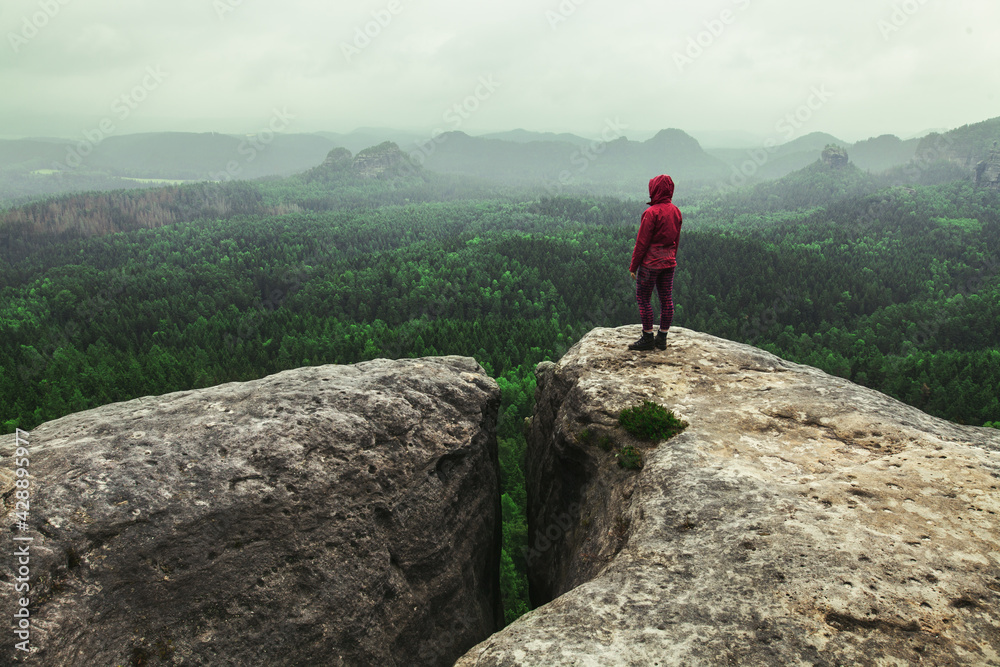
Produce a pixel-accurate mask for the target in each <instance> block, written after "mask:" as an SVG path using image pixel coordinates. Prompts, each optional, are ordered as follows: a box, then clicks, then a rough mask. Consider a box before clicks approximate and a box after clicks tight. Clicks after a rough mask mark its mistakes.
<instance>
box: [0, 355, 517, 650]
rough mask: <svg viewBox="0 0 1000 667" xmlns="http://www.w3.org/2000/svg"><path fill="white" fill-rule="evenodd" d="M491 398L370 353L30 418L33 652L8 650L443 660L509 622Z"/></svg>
mask: <svg viewBox="0 0 1000 667" xmlns="http://www.w3.org/2000/svg"><path fill="white" fill-rule="evenodd" d="M498 406H499V389H498V387H497V384H496V382H495V381H494V380H492V379H491V378H489V377H488V376H487V375H486V373H485V372H484V371H483V369H482V368H481V367H480V366H479V364H477V363H476V362H475V360H473V359H470V358H465V357H436V358H425V359H410V360H402V361H389V360H385V359H376V360H374V361H369V362H364V363H359V364H355V365H352V366H333V365H330V366H320V367H312V368H300V369H297V370H291V371H286V372H282V373H278V374H276V375H272V376H269V377H267V378H263V379H261V380H256V381H252V382H244V383H231V384H225V385H220V386H217V387H212V388H209V389H201V390H196V391H186V392H178V393H172V394H167V395H164V396H159V397H146V398H143V399H137V400H133V401H129V402H126V403H117V404H113V405H108V406H104V407H101V408H97V409H94V410H88V411H86V412H82V413H78V414H74V415H69V416H67V417H64V418H62V419H58V420H55V421H52V422H48V423H46V424H43V425H41V426H39V427H38V428H37V429H35V430H34V431H33V432H32V433H31V434H30V439H29V440H30V446H29V451H30V469H31V480H32V484H33V486H32V487H31V488H32V496H31V510H30V517H31V519H30V524H31V529H30V530H29V531H28V532H26V533H23V534H26V535H30V536H33V537H34V542H33V543H32V545H31V572H32V575H31V577H32V578H31V587H32V588H31V593H30V597H31V599H32V605H31V614H32V623H33V632H32V636H31V644H32V646H33V647H35V651H36V652H35V653H33V654H31V655H30V656H27V657H25V656H23V655H21V654H20V653H18V652H17V651H14V650H12V644H13V641H12V639H11V636H10V633H8V637H7V638H6V639H5V641H4V647H3V651H4V653H5V654H6V656H8V658H7V659H6V660H5V659H3V658H0V662H2V663H3V664H10V663H12V662H16V661H19V660H23V661H24V662H25V663H29V664H37V665H61V666H74V665H80V666H88V667H89V666H92V665H156V664H185V665H418V664H430V665H435V664H436V665H450V664H452V663H453V662H454V660H455V659H456V658H457V657H458V656H460V655H461V654H462V653H464V652H465V651H466V650H467V649H468V648H469V647H471V646H473V645H474V644H475V643H476V642H479V641H482V640H483V639H484V638H486V637H488V636H489V635H490V633H492V632H493V631H494V630H496V628H497V625H498V623H501V624H502V619H503V616H502V613H501V610H500V608H499V604H500V600H499V580H498V578H497V572H498V569H499V549H500V546H499V544H500V541H499V540H500V517H499V500H498V497H499V496H498V493H499V492H498V465H497V461H496V457H497V451H496V438H495V420H496V414H497V410H498ZM12 440H13V436H5V440H4V446H3V451H0V454H3V456H4V461H3V468H4V469H6V470H9V468H10V459H8V458H6V457H8V456H10V455H11V454H12V453H13V452H12V449H13V445H12V442H11V441H12ZM2 482H3V487H4V511H5V513H4V521H5V524H4V525H6V526H10V525H11V524H12V523H13V516H12V515H11V512H12V510H13V504H14V500H13V496H12V495H11V494H10V493H9V491H10V486H11V485H10V477H9V474H8V475H6V477H5V479H3V480H2ZM6 544H7V545H10V544H11V542H10V540H9V538H8V540H7V541H6ZM4 551H5V553H8V554H9V552H8V550H7V549H6V548H5V549H4ZM12 560H13V558H12V557H11V556H10V555H8V556H5V557H4V558H3V562H2V565H0V567H2V572H3V575H4V576H3V578H2V581H0V590H2V594H3V601H4V606H3V613H4V618H6V619H7V620H8V622H9V621H10V619H11V618H13V613H14V612H13V600H14V599H15V597H16V596H15V594H14V592H13V590H12V589H13V578H12V577H11V575H10V571H11V570H10V568H11V562H12Z"/></svg>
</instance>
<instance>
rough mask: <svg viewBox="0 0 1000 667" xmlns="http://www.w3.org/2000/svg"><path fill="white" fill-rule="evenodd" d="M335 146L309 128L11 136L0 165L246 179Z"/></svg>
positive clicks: (317, 158)
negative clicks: (81, 137) (92, 141)
mask: <svg viewBox="0 0 1000 667" xmlns="http://www.w3.org/2000/svg"><path fill="white" fill-rule="evenodd" d="M335 146H336V144H335V143H334V142H333V141H331V140H330V139H327V138H324V137H321V136H319V135H315V134H274V135H260V136H258V135H246V136H233V135H228V134H219V133H216V132H205V133H191V132H154V133H142V134H127V135H122V136H111V137H108V138H107V139H104V140H103V141H101V142H100V143H98V144H97V145H96V146H93V147H91V146H90V145H88V144H86V143H84V142H82V141H74V140H67V139H63V140H13V141H0V168H9V169H20V170H24V171H33V170H39V169H46V170H49V169H54V168H57V169H64V170H66V171H72V172H81V173H83V172H89V173H94V172H98V173H103V174H106V175H109V176H116V177H132V178H166V179H181V180H229V179H250V178H259V177H261V176H272V175H288V174H292V173H295V172H297V171H302V170H304V169H308V168H309V167H311V166H313V165H315V164H317V163H318V162H321V161H322V160H323V158H324V157H325V156H326V154H327V153H328V152H329V151H330V149H332V148H334V147H335ZM84 153H86V154H85V155H84ZM70 157H72V158H73V159H69V158H70Z"/></svg>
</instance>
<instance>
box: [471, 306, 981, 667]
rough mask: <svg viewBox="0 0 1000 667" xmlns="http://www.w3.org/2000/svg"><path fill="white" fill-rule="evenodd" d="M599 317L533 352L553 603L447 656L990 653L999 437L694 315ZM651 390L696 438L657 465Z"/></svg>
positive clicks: (532, 558) (626, 660) (655, 658)
mask: <svg viewBox="0 0 1000 667" xmlns="http://www.w3.org/2000/svg"><path fill="white" fill-rule="evenodd" d="M637 335H638V327H634V326H633V327H622V328H619V329H595V330H594V331H592V332H591V333H590V334H588V335H587V336H585V337H584V338H583V340H581V341H580V342H579V343H578V344H577V345H575V346H574V347H573V348H572V349H570V350H569V351H568V352H567V353H566V354H565V356H564V357H563V358H562V359H561V360H560V361H559V362H558V363H557V364H551V363H543V364H540V365H539V366H538V368H537V370H536V374H537V377H538V389H537V397H536V400H537V405H536V412H535V416H534V417H533V419H532V421H531V423H530V426H529V427H528V430H529V439H528V471H527V476H528V486H527V490H528V497H529V499H530V500H529V507H528V513H529V519H528V520H529V540H530V541H531V546H532V551H531V552H530V553H529V554H528V560H529V562H530V563H531V566H530V570H531V584H532V590H533V595H534V596H535V597H536V600H535V602H536V603H546V602H547V604H544V605H543V606H541V607H539V608H537V609H535V610H534V611H532V612H530V613H529V614H527V615H525V616H524V617H522V618H521V619H519V620H518V621H517V622H515V623H513V624H512V625H510V626H508V627H507V628H505V629H504V630H503V631H501V632H499V633H497V634H496V635H494V636H493V637H491V638H490V639H488V640H487V641H485V642H483V643H481V644H479V645H478V646H476V647H475V648H474V649H472V650H471V651H470V652H469V653H467V654H466V655H465V656H463V657H462V658H461V659H460V660H459V661H458V662H457V663H456V664H457V665H460V666H462V667H470V666H473V665H475V666H477V667H486V666H497V665H505V666H506V665H519V666H520V665H546V666H551V665H636V666H640V665H641V666H643V667H650V666H654V665H655V666H660V667H666V666H668V665H768V666H772V665H829V666H831V667H832V666H833V665H910V664H921V665H924V664H926V665H1000V491H998V486H1000V432H997V431H994V430H993V429H984V428H974V427H964V426H958V425H955V424H951V423H949V422H946V421H943V420H940V419H937V418H934V417H931V416H928V415H926V414H924V413H922V412H920V411H919V410H917V409H914V408H912V407H908V406H906V405H904V404H902V403H899V402H897V401H895V400H893V399H890V398H888V397H886V396H884V395H883V394H880V393H878V392H875V391H872V390H869V389H866V388H863V387H860V386H857V385H855V384H852V383H850V382H848V381H846V380H843V379H839V378H836V377H832V376H829V375H826V374H825V373H823V372H821V371H818V370H816V369H814V368H810V367H807V366H801V365H797V364H793V363H789V362H786V361H783V360H781V359H779V358H777V357H775V356H773V355H771V354H768V353H766V352H763V351H761V350H758V349H756V348H753V347H749V346H746V345H741V344H737V343H733V342H730V341H726V340H722V339H719V338H715V337H712V336H708V335H705V334H700V333H696V332H693V331H690V330H686V329H682V328H673V329H671V332H670V336H669V338H668V342H667V349H666V350H665V351H662V352H661V351H656V350H654V351H651V352H644V353H636V352H629V351H628V350H627V349H626V346H627V345H628V343H629V342H631V341H632V340H634V339H635V338H636V336H637ZM643 400H652V401H655V402H658V403H660V404H662V405H664V406H666V407H668V408H670V409H673V410H674V411H675V413H677V414H678V415H679V416H680V417H682V418H683V419H685V420H686V421H688V422H689V424H690V426H689V427H688V428H687V430H686V431H684V432H683V433H681V434H680V435H678V436H677V437H675V438H673V439H671V440H668V441H665V442H662V443H660V444H658V445H655V444H646V445H642V447H643V448H644V449H643V453H644V455H645V467H644V468H643V469H642V470H639V471H628V470H624V469H622V468H619V467H618V466H617V465H615V459H614V454H613V453H609V452H606V451H602V449H601V448H599V447H598V446H595V444H593V443H594V442H598V440H596V439H595V438H591V439H590V442H589V443H588V444H584V443H583V442H581V441H580V439H579V438H578V437H577V436H578V434H579V433H580V432H581V431H583V430H584V429H587V430H589V431H590V432H591V433H593V434H595V435H607V436H610V437H612V438H614V439H615V440H616V441H617V443H618V444H619V446H620V445H624V444H628V443H632V442H634V441H633V440H632V439H631V436H628V435H627V434H625V433H624V431H623V430H622V429H621V427H620V426H618V424H617V419H616V417H617V415H618V413H619V412H620V411H621V410H622V409H624V408H626V407H630V406H632V405H635V404H637V403H639V402H641V401H643Z"/></svg>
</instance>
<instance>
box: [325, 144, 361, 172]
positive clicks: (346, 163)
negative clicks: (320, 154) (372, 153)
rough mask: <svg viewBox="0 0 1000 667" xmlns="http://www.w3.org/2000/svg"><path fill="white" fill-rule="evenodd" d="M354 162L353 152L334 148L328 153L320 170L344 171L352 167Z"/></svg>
mask: <svg viewBox="0 0 1000 667" xmlns="http://www.w3.org/2000/svg"><path fill="white" fill-rule="evenodd" d="M352 160H353V157H352V156H351V151H349V150H347V149H346V148H334V149H333V150H332V151H330V152H329V153H327V155H326V159H325V160H323V164H321V165H320V168H321V169H325V170H327V171H343V170H345V169H347V168H349V167H350V166H351V162H352Z"/></svg>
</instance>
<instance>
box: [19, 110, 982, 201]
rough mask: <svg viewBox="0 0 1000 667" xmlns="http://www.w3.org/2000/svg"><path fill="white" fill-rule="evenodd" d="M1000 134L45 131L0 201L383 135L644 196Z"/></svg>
mask: <svg viewBox="0 0 1000 667" xmlns="http://www.w3.org/2000/svg"><path fill="white" fill-rule="evenodd" d="M386 135H392V136H386ZM997 140H1000V118H997V119H991V120H987V121H983V122H981V123H976V124H972V125H966V126H963V127H960V128H957V129H954V130H951V131H949V132H946V133H943V134H935V133H932V134H929V135H927V136H925V137H923V138H921V139H909V140H903V139H900V138H899V137H897V136H895V135H891V134H886V135H881V136H879V137H873V138H870V139H867V140H864V141H859V142H856V143H854V144H851V143H848V142H845V141H841V140H840V139H838V138H837V137H835V136H833V135H830V134H828V133H823V132H813V133H810V134H807V135H804V136H802V137H798V138H796V139H793V140H792V141H789V142H786V143H784V144H780V145H775V146H768V147H767V148H764V147H760V148H752V149H746V148H744V149H736V148H733V149H717V148H716V149H709V150H705V149H704V148H703V147H702V145H701V143H700V142H699V141H698V140H697V139H696V138H694V137H693V136H691V135H690V134H689V133H687V132H685V131H683V130H680V129H676V128H670V129H664V130H661V131H659V132H658V133H657V134H656V135H655V136H653V137H651V138H649V139H646V140H645V141H634V140H630V139H628V138H627V136H626V134H625V131H624V128H619V127H615V126H614V124H612V123H609V124H608V126H607V127H606V128H605V129H604V131H603V136H602V137H601V138H599V139H586V138H584V137H580V136H578V135H575V134H572V133H558V134H557V133H553V132H531V131H528V130H523V129H517V130H511V131H508V132H500V133H491V134H488V135H482V136H472V135H470V134H468V133H466V132H462V131H460V130H455V131H452V132H446V133H443V134H439V135H436V136H434V137H433V138H432V137H430V136H429V135H426V134H421V133H419V132H416V131H399V130H392V129H391V128H358V129H357V130H354V131H352V132H351V133H348V134H336V133H327V132H321V133H314V134H284V133H280V132H279V133H274V134H271V133H266V132H265V133H259V134H256V135H243V136H235V135H228V134H220V133H214V132H207V133H187V132H158V133H140V134H131V135H121V136H111V137H107V138H105V139H103V140H101V141H99V142H97V143H96V144H93V145H92V144H89V143H88V142H87V141H85V140H83V141H77V142H73V141H70V140H65V139H53V138H45V137H41V138H33V139H17V140H8V141H0V176H2V179H0V183H2V189H0V202H6V203H7V205H10V204H11V203H15V202H24V201H28V200H30V198H31V196H32V195H35V196H36V197H37V196H48V195H51V194H58V193H60V192H72V191H83V190H88V189H89V190H107V189H114V188H121V187H131V185H130V183H135V181H122V180H121V179H123V178H124V179H171V180H191V181H200V180H212V181H229V180H252V179H256V178H261V177H274V176H281V177H285V176H290V175H293V174H296V173H306V172H309V171H310V170H312V169H314V168H315V167H316V166H317V165H320V164H322V163H323V161H324V160H325V159H326V158H327V156H328V155H329V153H330V151H331V150H333V149H335V148H338V147H343V148H345V149H346V150H348V151H350V152H351V154H352V156H356V155H358V154H359V153H361V152H362V151H364V150H366V149H368V148H371V147H376V146H378V145H380V144H382V143H384V142H386V141H391V142H393V143H395V144H396V145H397V146H398V147H399V148H400V149H401V150H402V151H403V152H404V153H407V154H408V155H409V156H410V162H411V164H413V165H421V166H423V167H425V168H426V169H427V170H428V171H431V172H438V173H442V174H453V175H463V176H471V177H475V178H478V179H482V180H485V181H491V182H493V183H496V184H498V185H502V184H506V185H515V186H518V187H527V188H534V189H537V190H539V191H541V192H544V193H547V194H548V195H558V194H564V193H569V192H586V191H589V192H593V193H595V194H614V195H620V196H626V197H639V198H641V197H643V196H645V183H646V181H647V180H648V179H649V178H650V175H655V174H658V173H670V174H671V175H673V176H674V177H675V178H677V179H678V180H679V181H685V185H686V186H687V188H689V190H688V191H689V192H692V191H695V190H699V189H704V188H709V189H711V188H717V187H719V186H720V184H722V185H723V186H725V185H726V184H731V185H736V186H738V185H740V184H751V183H755V182H763V181H769V180H776V179H779V178H782V177H783V176H786V175H788V174H793V173H795V172H797V171H799V170H801V169H804V168H806V167H808V166H809V165H810V164H812V163H813V162H815V161H816V159H817V155H818V153H819V152H820V151H822V149H823V148H824V147H825V146H826V145H829V144H836V145H839V146H842V147H845V148H846V149H847V150H848V153H849V155H850V159H851V162H853V163H854V164H855V165H857V166H858V167H859V168H861V169H862V170H866V171H871V172H873V173H879V172H886V171H891V170H897V172H898V170H900V169H905V168H907V165H908V164H910V163H911V162H916V163H918V164H917V168H918V169H921V170H924V171H926V169H927V167H928V165H929V164H930V163H933V162H935V161H946V162H948V163H950V164H952V165H953V166H954V169H953V170H951V172H950V173H951V174H953V175H956V176H961V172H962V171H963V170H964V172H965V174H964V176H965V177H968V178H970V179H971V178H973V177H974V171H975V167H976V165H977V164H978V163H979V162H981V161H982V160H984V159H986V157H987V156H988V152H989V148H990V147H991V146H992V143H993V142H994V141H997ZM911 169H912V167H911ZM741 170H742V173H743V174H744V175H745V176H746V177H744V176H743V175H741V174H740V172H741ZM52 172H61V173H59V174H53V173H52ZM932 180H940V177H938V176H935V177H933V178H932ZM139 185H148V184H138V183H137V184H136V186H139Z"/></svg>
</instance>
